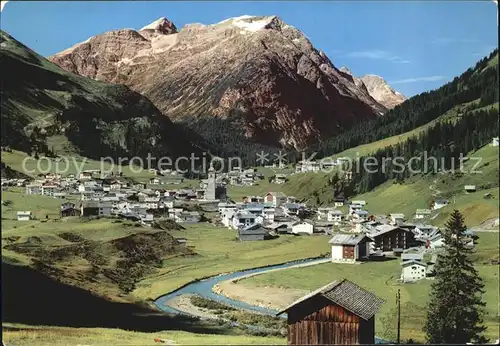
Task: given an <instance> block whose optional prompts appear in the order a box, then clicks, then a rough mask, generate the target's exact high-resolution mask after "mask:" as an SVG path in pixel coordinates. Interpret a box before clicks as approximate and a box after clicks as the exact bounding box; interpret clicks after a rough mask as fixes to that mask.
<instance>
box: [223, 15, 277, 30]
mask: <svg viewBox="0 0 500 346" xmlns="http://www.w3.org/2000/svg"><path fill="white" fill-rule="evenodd" d="M215 25H216V26H219V25H230V26H233V27H237V28H240V29H242V30H243V31H247V32H256V31H261V30H266V29H275V30H281V29H282V28H283V26H284V23H283V21H281V19H280V18H279V17H278V16H249V15H243V16H239V17H234V18H228V19H226V20H223V21H222V22H219V23H217V24H215Z"/></svg>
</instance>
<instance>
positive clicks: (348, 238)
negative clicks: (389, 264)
mask: <svg viewBox="0 0 500 346" xmlns="http://www.w3.org/2000/svg"><path fill="white" fill-rule="evenodd" d="M371 241H372V240H371V239H370V238H369V237H367V236H366V235H365V234H360V235H351V234H336V235H334V236H333V238H332V239H331V240H330V241H329V242H328V243H329V244H331V245H332V262H341V263H354V262H356V261H358V260H360V259H363V258H367V257H368V256H369V254H370V242H371Z"/></svg>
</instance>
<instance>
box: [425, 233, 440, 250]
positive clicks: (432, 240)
mask: <svg viewBox="0 0 500 346" xmlns="http://www.w3.org/2000/svg"><path fill="white" fill-rule="evenodd" d="M428 247H429V248H431V249H439V248H442V247H443V236H442V235H441V233H437V234H435V235H433V236H432V237H429V239H428Z"/></svg>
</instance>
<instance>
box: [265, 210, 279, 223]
mask: <svg viewBox="0 0 500 346" xmlns="http://www.w3.org/2000/svg"><path fill="white" fill-rule="evenodd" d="M275 215H276V209H274V208H264V209H263V210H262V216H263V217H264V220H265V221H267V222H270V223H273V222H274V216H275Z"/></svg>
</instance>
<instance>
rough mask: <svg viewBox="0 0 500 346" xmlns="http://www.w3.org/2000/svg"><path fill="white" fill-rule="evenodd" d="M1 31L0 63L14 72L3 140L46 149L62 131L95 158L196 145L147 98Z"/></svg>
mask: <svg viewBox="0 0 500 346" xmlns="http://www.w3.org/2000/svg"><path fill="white" fill-rule="evenodd" d="M0 34H1V36H0V40H1V44H2V50H1V52H0V55H1V58H2V59H1V66H2V69H3V70H9V71H12V73H9V74H4V75H3V78H2V82H3V85H2V99H1V107H2V145H4V146H9V147H11V148H14V149H18V150H21V151H24V152H27V153H31V152H33V151H34V152H47V151H48V150H49V148H48V147H47V139H48V138H51V137H53V136H61V135H62V136H63V137H65V138H67V140H68V141H69V143H71V144H72V145H73V147H74V148H76V149H77V151H78V152H77V154H81V155H82V156H86V157H89V158H93V159H100V158H101V157H103V156H112V157H117V156H123V157H132V156H137V155H138V156H145V155H147V153H149V152H151V153H156V154H162V155H173V156H177V155H180V154H183V153H189V152H193V151H196V150H197V149H196V147H195V146H194V145H193V144H192V143H190V141H189V140H188V138H179V139H177V140H175V141H174V136H175V134H176V133H179V132H183V130H182V129H181V128H179V127H178V126H177V125H175V124H173V123H172V122H171V121H170V120H169V119H168V118H167V117H165V116H163V115H162V114H161V113H160V112H159V111H158V109H156V107H155V106H154V105H153V104H152V103H151V102H150V101H149V100H148V99H147V98H146V97H144V96H142V95H140V94H139V93H137V92H134V91H132V90H130V89H129V88H127V87H126V86H122V85H113V84H107V83H104V82H99V81H94V80H91V79H88V78H85V77H82V76H79V75H75V74H73V73H70V72H67V71H65V70H62V69H61V68H59V67H58V66H57V65H55V64H53V63H51V62H49V61H48V60H46V59H45V58H43V57H41V56H40V55H38V54H36V53H35V52H33V51H32V50H31V49H29V48H28V47H26V46H24V45H23V44H21V43H20V42H18V41H16V40H15V39H14V38H13V37H11V36H10V35H9V34H7V33H6V32H4V31H1V32H0ZM90 138H92V139H93V140H91V141H89V139H90Z"/></svg>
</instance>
